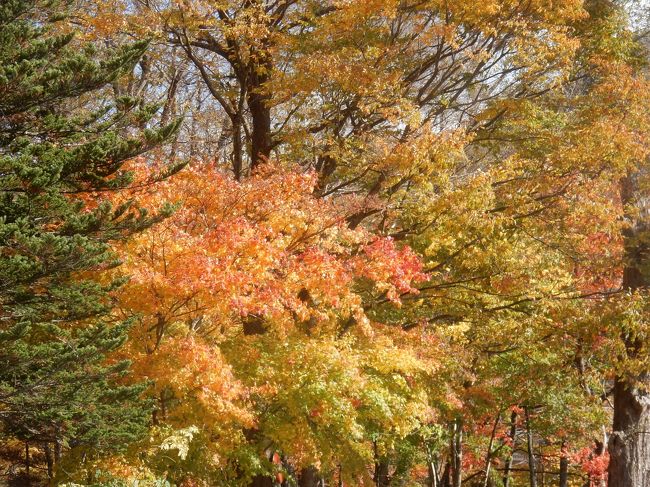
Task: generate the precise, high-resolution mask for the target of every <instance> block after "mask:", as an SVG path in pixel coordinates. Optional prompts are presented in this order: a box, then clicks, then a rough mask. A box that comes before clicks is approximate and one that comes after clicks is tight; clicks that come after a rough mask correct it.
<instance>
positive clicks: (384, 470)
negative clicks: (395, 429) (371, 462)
mask: <svg viewBox="0 0 650 487" xmlns="http://www.w3.org/2000/svg"><path fill="white" fill-rule="evenodd" d="M373 448H374V450H375V471H374V474H373V476H372V480H374V482H375V485H376V486H377V487H388V486H389V485H390V474H389V465H388V461H387V460H386V459H384V458H381V457H380V456H379V454H378V452H377V443H374V445H373Z"/></svg>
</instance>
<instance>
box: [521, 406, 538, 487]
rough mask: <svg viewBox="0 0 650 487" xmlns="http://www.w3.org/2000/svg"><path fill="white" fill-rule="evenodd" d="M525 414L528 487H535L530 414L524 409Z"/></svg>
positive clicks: (535, 477)
mask: <svg viewBox="0 0 650 487" xmlns="http://www.w3.org/2000/svg"><path fill="white" fill-rule="evenodd" d="M524 411H525V413H526V441H527V443H528V473H529V476H530V487H537V473H536V472H535V451H534V450H533V431H532V428H531V426H530V413H529V411H528V408H527V407H526V408H524Z"/></svg>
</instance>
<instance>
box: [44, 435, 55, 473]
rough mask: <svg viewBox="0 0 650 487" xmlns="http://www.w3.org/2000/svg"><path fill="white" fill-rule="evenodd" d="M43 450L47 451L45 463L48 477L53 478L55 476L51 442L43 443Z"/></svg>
mask: <svg viewBox="0 0 650 487" xmlns="http://www.w3.org/2000/svg"><path fill="white" fill-rule="evenodd" d="M43 451H44V452H45V463H46V464H47V478H48V479H51V478H52V477H54V458H53V457H52V448H51V447H50V444H49V443H43Z"/></svg>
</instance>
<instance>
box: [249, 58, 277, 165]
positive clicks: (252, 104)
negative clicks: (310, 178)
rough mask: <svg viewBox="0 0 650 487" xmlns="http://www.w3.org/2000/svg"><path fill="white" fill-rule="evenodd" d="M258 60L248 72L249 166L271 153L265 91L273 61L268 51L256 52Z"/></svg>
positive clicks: (267, 95)
mask: <svg viewBox="0 0 650 487" xmlns="http://www.w3.org/2000/svg"><path fill="white" fill-rule="evenodd" d="M256 55H257V56H259V58H260V61H259V64H257V65H253V66H252V67H251V69H250V70H249V73H248V80H247V81H248V83H247V94H248V100H247V101H248V109H249V110H250V113H251V119H252V127H251V168H255V166H257V165H258V164H260V163H262V162H264V161H265V160H267V159H268V158H269V156H270V155H271V147H272V141H271V105H270V101H271V99H270V98H271V97H270V96H269V94H268V93H267V92H266V90H267V86H265V85H266V83H267V82H268V81H269V78H270V74H271V70H272V69H273V62H272V59H271V57H270V54H269V53H268V52H263V53H262V52H259V51H258V52H257V53H256Z"/></svg>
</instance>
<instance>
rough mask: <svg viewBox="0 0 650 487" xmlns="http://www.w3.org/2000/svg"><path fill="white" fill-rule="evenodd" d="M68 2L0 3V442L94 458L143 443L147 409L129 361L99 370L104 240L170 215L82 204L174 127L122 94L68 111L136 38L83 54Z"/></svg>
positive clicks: (113, 74)
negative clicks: (89, 453)
mask: <svg viewBox="0 0 650 487" xmlns="http://www.w3.org/2000/svg"><path fill="white" fill-rule="evenodd" d="M65 6H66V5H64V4H62V3H61V2H57V3H56V4H55V3H54V2H52V1H48V2H43V1H39V0H3V1H2V2H0V437H4V438H3V439H7V438H11V437H13V438H17V439H20V440H22V441H26V442H28V443H38V444H39V445H41V446H44V447H45V451H46V452H47V451H49V445H51V444H53V445H55V446H56V447H57V448H55V451H58V450H59V449H60V448H59V447H60V446H61V445H69V446H70V447H71V448H72V447H82V448H86V449H94V450H95V451H102V450H109V449H116V448H120V447H121V446H124V445H126V444H127V443H128V442H130V441H132V440H133V439H134V438H136V437H138V436H139V435H141V434H142V433H143V432H144V431H145V427H146V423H147V419H148V417H149V413H150V405H149V404H148V403H146V402H143V401H141V400H140V399H139V396H140V393H141V392H142V390H143V388H144V387H145V386H144V385H137V386H125V385H120V380H119V379H120V377H121V376H123V375H124V374H125V373H126V371H127V368H128V363H126V362H118V363H110V364H107V362H106V360H105V357H106V355H107V354H108V353H110V352H113V351H114V350H116V349H117V348H118V347H120V345H121V344H122V343H123V342H124V340H125V338H126V334H125V333H126V330H127V326H128V324H127V323H118V324H115V323H114V322H112V321H111V318H110V316H109V312H110V309H111V301H110V291H111V290H112V289H114V287H115V286H118V285H119V284H120V283H118V282H113V283H111V284H108V285H106V284H101V283H99V282H98V281H96V280H95V279H93V277H92V276H93V275H96V271H101V270H103V269H107V268H110V267H111V266H115V265H117V264H118V263H119V262H117V260H116V258H115V255H113V254H112V252H111V250H110V247H109V244H110V242H112V241H115V240H118V239H122V238H126V237H128V236H129V235H130V234H132V233H133V232H137V231H140V230H142V229H144V228H146V227H147V226H149V225H151V224H152V223H154V222H155V221H157V220H158V219H160V218H163V217H164V216H165V215H166V213H168V211H169V209H166V208H165V209H162V210H161V211H160V212H159V213H158V214H155V215H150V214H147V213H146V212H144V211H141V210H139V209H135V208H132V206H131V205H129V204H125V205H123V206H121V207H112V206H111V205H109V204H106V203H100V204H98V205H94V204H93V205H88V204H86V203H85V202H87V201H89V200H90V199H91V198H89V196H88V195H91V194H93V193H95V192H102V191H113V190H117V189H119V188H123V187H126V186H128V185H129V184H130V183H131V182H132V177H131V175H130V174H129V172H128V171H126V170H125V169H124V168H123V165H124V162H125V161H127V160H128V159H130V158H133V157H134V156H137V155H140V154H143V153H144V152H146V151H148V150H150V149H151V148H152V147H155V146H156V145H158V144H160V143H161V142H163V141H164V140H166V139H167V138H169V137H170V136H172V135H173V133H174V131H175V130H176V128H177V126H178V122H175V123H173V124H170V125H167V126H164V127H162V128H159V129H146V128H144V127H146V126H147V125H151V124H150V123H148V122H149V121H150V120H151V118H152V116H153V115H154V113H155V108H154V107H150V106H143V105H142V104H139V103H138V102H137V101H136V100H132V99H127V98H122V99H119V100H118V101H117V102H116V103H114V104H113V105H112V106H109V107H102V108H100V109H97V107H96V106H95V108H94V109H93V110H90V109H85V110H84V109H75V110H74V111H73V110H71V107H72V106H73V105H76V106H81V105H82V103H81V102H80V100H83V99H84V97H85V98H90V97H89V94H93V93H96V90H101V89H102V88H103V87H106V86H107V85H108V84H110V83H111V82H113V81H115V80H116V79H117V78H119V77H120V76H121V75H123V74H125V73H127V72H129V71H131V70H133V69H134V66H135V64H136V63H137V62H138V60H139V59H140V57H141V56H142V55H143V53H144V51H145V49H146V42H139V43H135V44H132V45H128V46H125V47H121V48H118V49H115V50H113V51H111V52H109V53H107V52H99V51H98V50H96V49H95V48H94V47H93V46H91V45H81V46H80V45H79V44H80V43H78V42H76V41H75V40H74V38H73V35H72V34H68V33H65V32H64V31H65V29H60V28H59V27H61V26H65V24H63V23H61V20H62V16H61V14H60V12H61V11H62V8H64V7H65ZM95 105H96V104H95ZM174 169H177V168H168V170H167V171H166V173H167V174H169V173H170V171H172V170H174ZM95 194H96V193H95Z"/></svg>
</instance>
